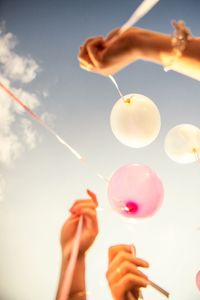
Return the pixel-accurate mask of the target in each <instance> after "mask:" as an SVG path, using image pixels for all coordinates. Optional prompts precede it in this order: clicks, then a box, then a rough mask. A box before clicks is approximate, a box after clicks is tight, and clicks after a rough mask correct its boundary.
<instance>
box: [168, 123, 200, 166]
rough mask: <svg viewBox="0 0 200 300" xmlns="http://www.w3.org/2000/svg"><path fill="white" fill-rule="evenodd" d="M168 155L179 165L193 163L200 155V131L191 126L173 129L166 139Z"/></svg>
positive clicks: (181, 125) (186, 125)
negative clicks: (199, 154)
mask: <svg viewBox="0 0 200 300" xmlns="http://www.w3.org/2000/svg"><path fill="white" fill-rule="evenodd" d="M165 151H166V153H167V155H168V156H169V157H170V158H171V159H172V160H174V161H176V162H178V163H183V164H186V163H192V162H194V161H196V160H197V157H198V153H200V129H199V128H198V127H196V126H194V125H191V124H180V125H177V126H175V127H174V128H172V129H171V130H170V131H169V132H168V134H167V136H166V138H165Z"/></svg>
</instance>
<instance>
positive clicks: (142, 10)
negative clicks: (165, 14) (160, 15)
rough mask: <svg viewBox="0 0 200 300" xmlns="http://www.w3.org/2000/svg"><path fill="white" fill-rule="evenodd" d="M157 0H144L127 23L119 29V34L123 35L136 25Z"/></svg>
mask: <svg viewBox="0 0 200 300" xmlns="http://www.w3.org/2000/svg"><path fill="white" fill-rule="evenodd" d="M158 2H159V0H144V1H143V2H142V3H141V4H140V5H139V6H138V8H137V9H136V10H135V11H134V13H133V14H132V16H131V17H130V18H129V19H128V21H127V22H126V23H125V24H124V25H123V26H122V27H121V29H120V33H123V32H124V31H126V30H127V29H129V28H130V27H131V26H133V25H134V24H135V23H137V22H138V21H139V20H140V19H141V18H142V17H143V16H144V15H146V14H147V13H148V12H149V11H150V10H151V9H152V8H153V7H154V6H155V5H156V4H157V3H158Z"/></svg>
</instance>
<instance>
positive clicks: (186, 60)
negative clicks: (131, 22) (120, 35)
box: [130, 29, 200, 80]
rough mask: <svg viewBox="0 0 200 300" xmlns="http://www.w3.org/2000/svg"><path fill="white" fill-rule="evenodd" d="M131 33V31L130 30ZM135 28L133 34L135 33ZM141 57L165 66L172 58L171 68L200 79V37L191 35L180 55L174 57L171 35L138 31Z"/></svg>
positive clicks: (143, 30)
mask: <svg viewBox="0 0 200 300" xmlns="http://www.w3.org/2000/svg"><path fill="white" fill-rule="evenodd" d="M130 34H131V32H130ZM134 34H135V33H134V30H133V32H132V35H134ZM137 34H138V37H137V39H138V48H139V49H140V51H139V57H138V58H139V59H142V60H147V61H151V62H154V63H158V64H161V65H163V66H164V67H165V66H167V65H168V63H169V62H170V61H171V60H172V64H171V66H170V69H172V70H174V71H177V72H179V73H182V74H185V75H187V76H189V77H192V78H195V79H197V80H200V39H197V38H193V37H191V38H190V39H189V40H188V41H187V42H186V47H185V49H184V51H183V52H182V55H181V56H180V57H176V56H175V57H174V53H173V47H172V43H171V36H170V35H165V34H161V33H158V32H152V31H149V30H145V29H140V30H139V31H138V33H137Z"/></svg>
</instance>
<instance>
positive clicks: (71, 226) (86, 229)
mask: <svg viewBox="0 0 200 300" xmlns="http://www.w3.org/2000/svg"><path fill="white" fill-rule="evenodd" d="M87 194H88V195H89V196H90V198H88V199H81V200H77V201H75V203H74V204H73V206H72V207H71V209H70V212H71V216H70V217H69V218H68V219H67V220H66V222H65V223H64V225H63V227H62V230H61V247H62V254H63V258H64V259H65V258H66V259H67V258H68V256H69V254H70V251H71V248H72V245H73V239H74V235H75V233H76V230H77V225H78V222H79V219H80V216H83V229H82V234H81V240H80V248H79V256H82V255H84V253H85V252H86V251H87V250H88V248H89V247H90V246H91V245H92V243H93V242H94V240H95V238H96V236H97V234H98V222H97V215H96V207H97V206H98V202H97V198H96V195H95V194H94V193H93V192H91V191H89V190H87Z"/></svg>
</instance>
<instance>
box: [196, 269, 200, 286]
mask: <svg viewBox="0 0 200 300" xmlns="http://www.w3.org/2000/svg"><path fill="white" fill-rule="evenodd" d="M196 284H197V287H198V289H199V290H200V271H199V272H198V273H197V275H196Z"/></svg>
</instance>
